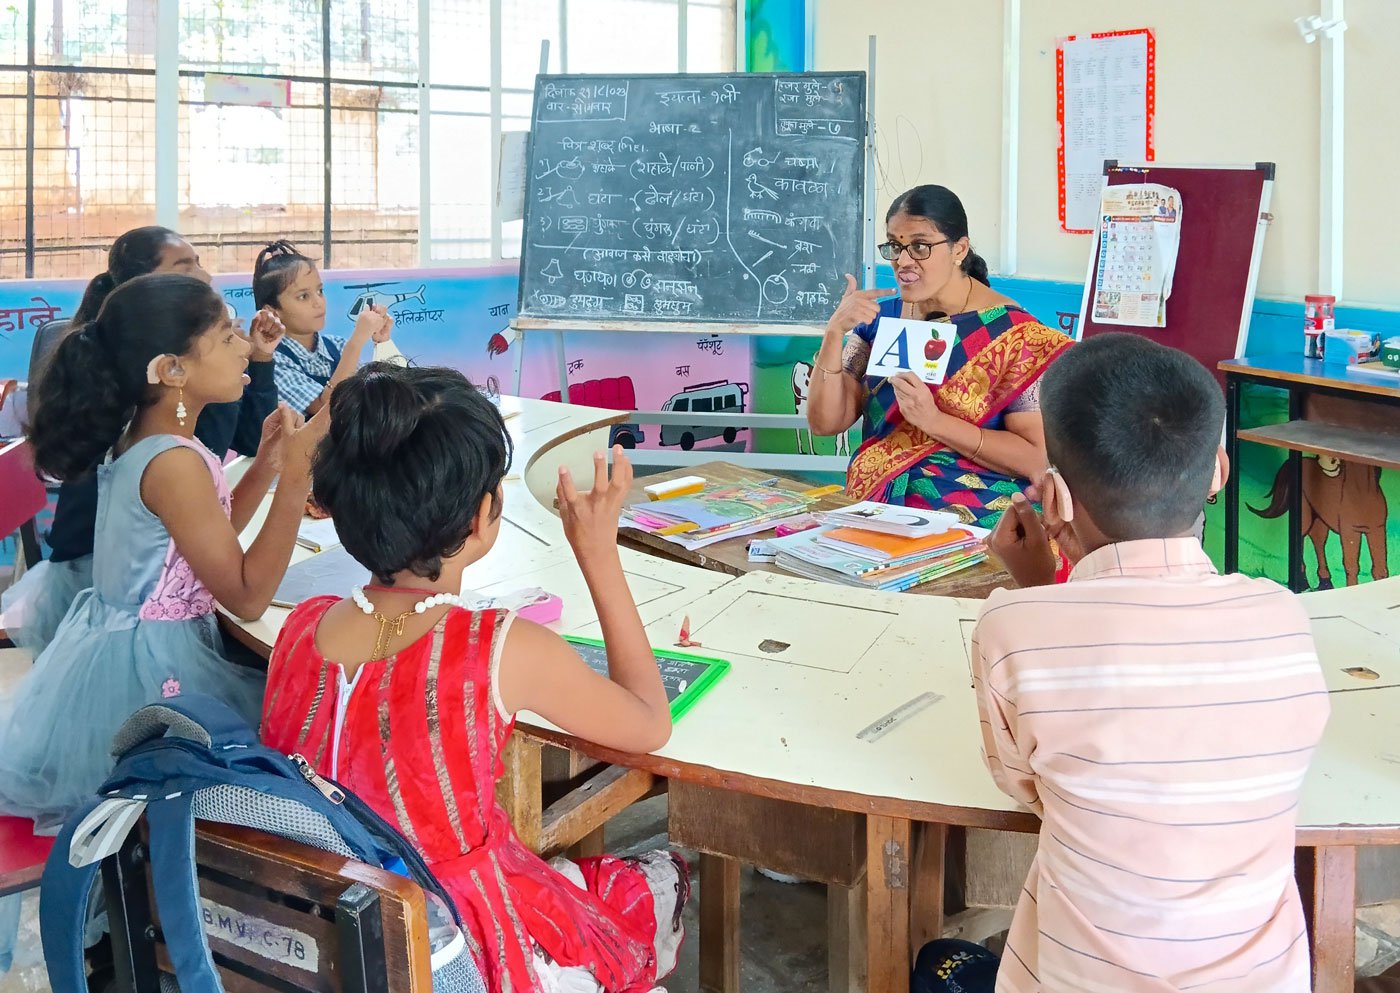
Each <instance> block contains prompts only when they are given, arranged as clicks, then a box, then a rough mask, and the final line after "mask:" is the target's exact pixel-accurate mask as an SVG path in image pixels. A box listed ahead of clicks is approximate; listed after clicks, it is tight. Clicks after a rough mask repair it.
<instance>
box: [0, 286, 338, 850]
mask: <svg viewBox="0 0 1400 993" xmlns="http://www.w3.org/2000/svg"><path fill="white" fill-rule="evenodd" d="M249 347H250V346H249V344H248V342H247V340H246V339H245V338H244V337H243V336H242V335H240V334H239V333H238V332H237V330H236V329H235V328H234V327H233V325H232V323H231V321H230V318H229V316H228V311H227V309H226V308H225V306H224V302H223V299H222V298H221V297H220V296H219V294H218V293H217V292H215V291H214V290H213V289H211V288H210V287H209V286H208V285H207V284H206V283H204V282H201V281H200V280H198V279H195V278H192V277H190V276H181V275H164V274H158V275H149V276H140V277H137V278H136V279H132V280H130V281H128V282H126V283H123V284H122V285H121V286H119V287H117V288H116V289H115V290H113V291H112V293H111V294H110V296H108V298H107V299H106V301H105V302H104V303H103V305H102V308H101V310H100V311H99V312H98V314H97V316H96V318H95V319H94V320H93V321H91V322H89V323H88V324H85V325H83V327H82V328H80V329H78V330H77V331H75V332H74V333H72V334H70V335H68V336H67V337H66V338H64V339H63V341H62V342H61V343H60V344H59V346H58V349H57V350H56V352H55V353H54V356H53V358H52V361H51V362H50V364H49V367H48V370H47V372H46V373H45V375H44V377H43V379H42V380H41V381H40V383H39V391H38V395H37V398H36V399H37V402H36V404H35V408H34V411H33V421H32V423H31V424H30V426H29V439H30V442H31V444H32V445H33V450H34V462H35V465H36V467H37V468H38V469H39V470H40V471H41V472H44V473H47V474H48V475H50V476H53V477H55V478H58V479H63V480H69V479H76V478H80V477H82V476H84V475H86V474H88V473H91V472H93V471H94V470H95V471H96V473H97V477H98V505H97V527H96V536H97V544H96V548H95V549H94V552H93V588H92V589H89V590H85V591H84V592H83V593H81V594H79V596H78V597H77V599H76V600H75V601H74V603H73V606H72V607H71V608H70V609H69V611H68V613H67V615H66V616H65V618H64V620H63V622H62V623H61V624H60V625H59V628H58V631H57V633H56V635H55V636H54V639H53V641H52V642H51V643H50V645H49V647H48V648H47V649H45V650H44V652H43V653H42V654H40V656H39V657H38V658H37V659H36V660H35V664H34V666H33V668H32V669H31V670H30V671H29V672H28V673H26V674H25V676H24V677H23V679H22V680H21V681H20V682H19V684H18V685H17V686H16V687H15V688H14V689H13V690H12V692H11V693H10V694H9V695H8V696H7V698H6V699H5V700H4V701H3V703H0V810H3V811H4V812H5V813H9V814H21V815H24V816H29V817H34V818H36V820H37V821H39V822H40V824H41V826H51V825H53V824H54V823H55V822H57V821H61V820H62V818H63V816H65V815H66V814H67V813H68V812H69V811H71V810H72V809H73V808H75V807H76V806H78V805H79V804H80V803H82V802H84V801H85V800H86V799H87V798H88V797H90V796H91V794H92V793H93V791H94V790H96V789H97V787H98V786H99V785H100V784H101V782H102V780H103V779H104V778H105V776H106V775H107V773H108V772H109V771H110V769H111V763H112V759H111V756H110V754H109V751H110V748H111V742H112V735H113V734H114V733H115V731H116V730H117V728H118V727H119V726H120V725H121V723H122V721H124V720H125V719H126V718H127V717H128V716H129V715H130V714H131V713H132V712H133V711H135V710H136V709H138V708H139V707H142V706H144V705H146V704H148V703H151V702H154V701H158V700H160V699H161V698H162V697H167V696H173V695H175V694H177V693H182V692H184V693H189V692H201V693H208V694H210V695H212V696H215V697H218V698H220V699H222V700H224V701H226V702H227V703H229V704H230V705H232V706H234V707H235V708H236V709H237V710H239V711H240V712H241V713H242V714H244V715H245V716H247V717H248V718H249V719H250V720H256V717H257V714H258V711H259V707H260V703H261V699H262V679H261V677H260V676H259V675H258V674H257V673H256V672H254V671H252V670H248V669H244V668H241V667H239V666H236V665H234V664H232V663H231V662H229V661H228V659H227V658H225V656H224V655H223V654H222V652H221V643H220V637H219V631H218V627H217V624H216V622H215V618H214V604H215V602H216V601H217V602H219V603H221V604H223V605H224V607H226V608H227V609H229V610H230V611H232V612H233V613H235V614H238V615H239V616H241V617H258V616H260V615H261V614H262V613H263V611H264V610H265V609H266V608H267V606H268V603H269V602H270V600H271V599H272V595H273V592H274V591H275V590H276V588H277V585H278V583H279V582H280V581H281V578H282V574H283V572H284V571H285V570H286V567H287V562H288V560H289V559H290V558H291V553H292V547H293V544H294V542H295V540H296V532H297V524H298V522H299V520H300V518H301V511H302V506H303V503H304V501H305V498H306V492H307V488H308V485H309V484H308V480H309V467H310V449H311V447H312V446H313V445H314V444H315V442H316V440H317V439H318V437H319V436H320V434H322V433H324V430H325V422H326V417H324V416H322V417H320V418H318V419H316V420H314V421H313V422H311V423H310V424H307V425H304V426H303V425H302V423H301V418H300V415H298V414H296V413H295V412H294V411H292V410H291V409H290V408H288V407H286V406H285V405H282V406H280V407H278V408H277V409H276V410H275V411H274V412H273V413H272V414H271V415H269V416H268V418H267V420H266V421H265V423H264V427H263V436H262V442H261V444H260V445H259V448H258V454H257V457H256V458H255V459H254V460H253V462H252V464H251V466H250V467H249V468H248V470H247V472H246V473H245V474H244V476H243V478H242V480H241V481H240V482H239V484H238V487H237V489H236V490H234V491H233V492H232V493H230V492H229V489H228V484H227V483H226V482H225V478H224V474H223V469H222V466H221V465H220V462H219V460H218V459H217V458H215V457H214V455H213V454H212V453H210V452H209V450H208V449H207V448H205V447H204V446H203V445H202V444H201V443H200V442H199V441H198V439H196V438H195V434H194V432H195V423H196V421H198V419H199V415H200V413H201V412H202V411H203V409H204V408H205V406H207V405H208V404H213V403H226V402H231V401H234V400H237V399H238V397H239V395H240V394H241V393H242V391H243V387H244V384H245V383H246V382H247V379H248V377H247V375H246V369H247V366H248V353H249ZM279 474H280V477H281V481H280V483H279V485H278V487H277V492H276V494H275V496H274V497H273V499H272V502H271V506H270V509H269V511H268V514H267V519H266V522H265V523H264V524H263V526H262V528H261V530H260V531H259V533H258V535H257V537H256V538H255V539H254V540H253V542H252V544H251V545H250V547H249V548H248V550H247V551H246V552H245V551H244V550H243V548H242V547H241V546H240V544H239V540H238V534H239V531H240V530H242V528H243V527H244V526H245V525H246V524H247V523H248V521H249V520H250V519H251V517H252V515H253V512H254V510H255V509H256V507H257V506H258V504H259V503H260V501H261V500H262V498H263V496H264V495H265V494H266V492H267V489H268V487H269V485H270V484H271V483H272V481H273V479H274V477H277V476H278V475H279Z"/></svg>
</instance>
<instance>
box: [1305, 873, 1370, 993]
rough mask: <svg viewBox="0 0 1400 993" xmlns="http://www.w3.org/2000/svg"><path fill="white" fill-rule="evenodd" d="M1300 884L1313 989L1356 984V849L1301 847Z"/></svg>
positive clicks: (1337, 991) (1343, 990) (1316, 992)
mask: <svg viewBox="0 0 1400 993" xmlns="http://www.w3.org/2000/svg"><path fill="white" fill-rule="evenodd" d="M1298 888H1299V890H1300V891H1301V893H1302V896H1303V910H1304V913H1305V914H1306V915H1307V918H1308V925H1309V929H1310V931H1311V938H1312V974H1313V993H1352V990H1353V989H1354V987H1355V983H1356V849H1355V848H1347V847H1345V846H1340V845H1338V846H1330V847H1327V848H1300V849H1298Z"/></svg>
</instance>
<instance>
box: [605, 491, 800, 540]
mask: <svg viewBox="0 0 1400 993" xmlns="http://www.w3.org/2000/svg"><path fill="white" fill-rule="evenodd" d="M811 504H812V501H811V500H810V499H809V498H807V497H804V496H802V495H801V494H798V493H790V492H788V491H786V490H780V489H778V488H777V487H774V486H758V485H753V486H724V487H718V488H716V489H707V490H706V491H705V492H703V493H697V494H696V495H695V496H692V497H678V498H673V499H670V500H656V501H651V502H648V503H637V504H633V505H632V506H630V507H627V508H625V509H624V510H623V512H622V526H623V527H627V528H634V529H636V530H638V531H646V532H648V533H650V534H655V535H658V536H660V537H663V538H666V539H667V540H668V541H672V542H674V543H676V544H678V545H682V546H684V547H686V548H692V549H694V548H703V547H705V546H706V545H708V544H712V543H714V542H716V541H723V540H724V539H725V538H733V537H737V536H738V535H744V534H754V533H755V532H758V531H766V530H768V529H769V528H772V527H774V526H775V525H776V524H777V523H778V522H779V521H781V520H783V519H785V518H789V517H795V516H796V515H798V514H802V513H805V512H806V511H807V510H808V508H809V507H810V506H811Z"/></svg>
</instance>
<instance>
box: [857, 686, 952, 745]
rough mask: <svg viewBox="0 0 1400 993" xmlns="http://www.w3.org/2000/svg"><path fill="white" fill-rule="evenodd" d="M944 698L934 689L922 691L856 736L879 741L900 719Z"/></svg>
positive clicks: (862, 739) (864, 739)
mask: <svg viewBox="0 0 1400 993" xmlns="http://www.w3.org/2000/svg"><path fill="white" fill-rule="evenodd" d="M942 699H943V696H942V695H941V694H939V693H934V692H932V691H929V692H928V693H920V694H919V695H918V696H916V697H914V699H912V700H910V701H908V702H907V703H902V704H900V705H899V706H898V707H896V708H894V710H891V711H890V712H889V713H888V714H886V715H885V716H884V717H881V718H880V719H879V720H878V721H876V722H875V723H874V724H872V725H870V726H869V727H868V728H866V729H865V730H864V731H862V732H860V733H859V734H858V735H856V737H857V738H859V739H860V740H861V741H870V742H874V741H879V740H880V739H881V738H883V737H884V736H885V735H886V734H888V733H889V732H890V730H891V729H892V728H893V727H894V726H895V725H896V724H898V723H899V722H900V721H902V720H904V719H905V718H906V717H911V716H913V715H914V714H917V713H918V712H919V711H921V710H926V709H928V708H929V707H932V706H933V705H934V704H935V703H937V702H938V701H939V700H942Z"/></svg>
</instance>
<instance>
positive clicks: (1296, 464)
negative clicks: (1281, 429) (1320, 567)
mask: <svg viewBox="0 0 1400 993" xmlns="http://www.w3.org/2000/svg"><path fill="white" fill-rule="evenodd" d="M1302 416H1303V397H1302V395H1301V394H1300V393H1299V392H1298V391H1297V390H1289V391H1288V419H1289V420H1290V421H1296V420H1299V419H1301V418H1302ZM1288 475H1289V476H1290V477H1292V480H1293V491H1292V493H1291V494H1290V495H1289V499H1288V588H1289V589H1290V590H1292V591H1293V592H1294V593H1302V592H1303V591H1304V590H1306V589H1307V588H1308V577H1307V574H1306V573H1304V571H1303V455H1302V453H1301V452H1292V451H1290V452H1289V453H1288Z"/></svg>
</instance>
